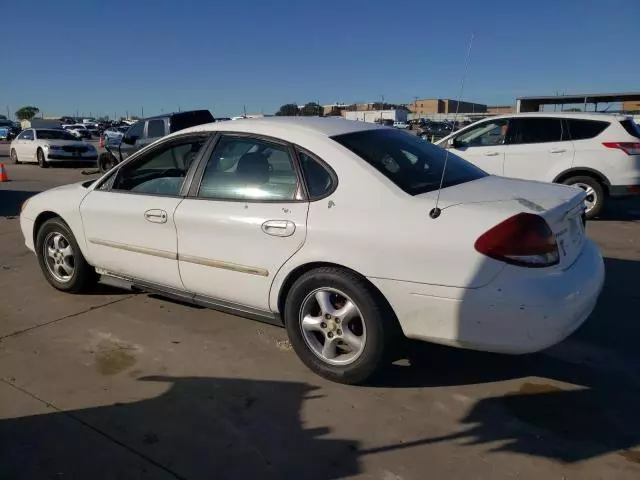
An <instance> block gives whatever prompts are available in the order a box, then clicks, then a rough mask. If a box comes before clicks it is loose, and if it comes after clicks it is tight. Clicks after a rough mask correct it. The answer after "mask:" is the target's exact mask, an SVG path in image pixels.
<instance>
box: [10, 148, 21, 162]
mask: <svg viewBox="0 0 640 480" xmlns="http://www.w3.org/2000/svg"><path fill="white" fill-rule="evenodd" d="M10 155H11V161H12V162H13V163H15V164H16V165H20V160H19V159H18V154H17V153H16V151H15V150H14V149H13V148H12V149H11V154H10Z"/></svg>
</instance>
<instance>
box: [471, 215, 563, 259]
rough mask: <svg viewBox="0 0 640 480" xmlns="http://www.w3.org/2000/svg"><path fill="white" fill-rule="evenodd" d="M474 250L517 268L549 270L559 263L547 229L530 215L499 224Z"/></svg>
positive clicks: (556, 249)
mask: <svg viewBox="0 0 640 480" xmlns="http://www.w3.org/2000/svg"><path fill="white" fill-rule="evenodd" d="M475 248H476V250H477V251H478V252H480V253H482V254H483V255H486V256H487V257H491V258H494V259H496V260H500V261H502V262H506V263H510V264H512V265H519V266H521V267H534V268H535V267H538V268H540V267H549V266H551V265H555V264H557V263H558V261H559V259H560V256H559V254H558V244H557V243H556V239H555V236H554V235H553V232H552V231H551V229H550V228H549V225H547V222H546V221H545V220H544V219H543V218H542V217H540V216H538V215H534V214H531V213H519V214H517V215H515V216H513V217H511V218H508V219H507V220H505V221H504V222H502V223H499V224H498V225H496V226H495V227H493V228H492V229H491V230H489V231H488V232H486V233H484V234H483V235H482V236H480V238H478V240H476V243H475Z"/></svg>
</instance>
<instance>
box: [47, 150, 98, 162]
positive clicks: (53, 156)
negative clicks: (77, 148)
mask: <svg viewBox="0 0 640 480" xmlns="http://www.w3.org/2000/svg"><path fill="white" fill-rule="evenodd" d="M46 157H47V162H61V161H62V162H90V161H95V160H97V159H98V153H97V152H86V153H83V154H81V155H74V154H73V153H58V152H56V153H47V154H46Z"/></svg>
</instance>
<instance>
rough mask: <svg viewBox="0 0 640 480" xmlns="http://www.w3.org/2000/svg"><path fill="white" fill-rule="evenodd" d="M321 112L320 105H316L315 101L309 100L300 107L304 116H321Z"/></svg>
mask: <svg viewBox="0 0 640 480" xmlns="http://www.w3.org/2000/svg"><path fill="white" fill-rule="evenodd" d="M322 113H323V108H322V106H321V105H318V104H317V103H316V102H309V103H307V104H306V105H305V106H304V107H302V115H304V116H305V117H321V116H322Z"/></svg>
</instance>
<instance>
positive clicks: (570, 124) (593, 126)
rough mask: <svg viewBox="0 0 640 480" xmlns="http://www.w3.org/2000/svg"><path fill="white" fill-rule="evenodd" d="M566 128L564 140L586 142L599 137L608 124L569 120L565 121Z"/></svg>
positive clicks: (596, 121)
mask: <svg viewBox="0 0 640 480" xmlns="http://www.w3.org/2000/svg"><path fill="white" fill-rule="evenodd" d="M565 125H566V126H567V128H566V131H565V132H564V133H565V135H564V136H563V139H564V140H586V139H588V138H594V137H597V136H598V135H600V134H601V133H602V132H603V131H604V130H605V129H606V128H607V127H608V126H609V125H610V124H609V122H603V121H600V120H582V119H577V118H569V119H566V120H565Z"/></svg>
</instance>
